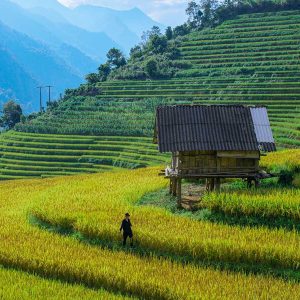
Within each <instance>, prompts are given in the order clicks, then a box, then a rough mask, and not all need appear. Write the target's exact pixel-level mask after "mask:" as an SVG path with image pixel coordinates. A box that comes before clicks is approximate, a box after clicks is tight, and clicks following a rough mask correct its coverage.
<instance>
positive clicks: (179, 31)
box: [173, 24, 190, 37]
mask: <svg viewBox="0 0 300 300" xmlns="http://www.w3.org/2000/svg"><path fill="white" fill-rule="evenodd" d="M189 32H190V28H189V26H188V25H187V24H183V25H179V26H176V27H175V28H174V30H173V35H174V37H177V36H183V35H186V34H188V33H189Z"/></svg>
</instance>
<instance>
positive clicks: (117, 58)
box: [106, 48, 126, 69]
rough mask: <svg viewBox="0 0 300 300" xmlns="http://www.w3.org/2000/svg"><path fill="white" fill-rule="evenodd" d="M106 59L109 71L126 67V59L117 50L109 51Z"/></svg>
mask: <svg viewBox="0 0 300 300" xmlns="http://www.w3.org/2000/svg"><path fill="white" fill-rule="evenodd" d="M106 57H107V63H108V64H109V66H110V69H118V68H120V67H122V66H125V65H126V58H125V56H124V54H123V53H122V52H121V51H120V50H119V49H117V48H112V49H110V50H109V51H108V53H107V55H106Z"/></svg>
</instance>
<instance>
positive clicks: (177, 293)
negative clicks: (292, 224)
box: [0, 168, 300, 300]
mask: <svg viewBox="0 0 300 300" xmlns="http://www.w3.org/2000/svg"><path fill="white" fill-rule="evenodd" d="M158 171H159V168H147V169H139V170H131V171H128V170H122V171H118V172H108V173H106V174H92V175H79V176H72V177H67V178H51V179H44V180H40V179H39V180H37V179H31V180H21V181H20V180H15V181H9V182H1V183H0V207H1V212H0V216H1V220H2V222H1V223H0V239H1V241H2V242H1V245H0V266H1V268H0V282H1V289H0V297H2V295H3V296H4V297H5V299H20V298H21V299H32V298H33V297H34V298H36V299H43V298H42V296H44V299H45V298H46V299H50V298H51V299H62V298H64V299H151V300H156V299H157V300H181V299H187V300H188V299H249V300H250V299H297V298H298V295H299V292H300V285H299V282H298V281H299V259H300V256H299V234H298V232H296V231H288V230H285V229H268V228H264V227H257V228H248V227H244V228H243V227H240V226H228V225H221V224H214V223H211V222H207V221H196V220H192V219H190V218H188V217H181V216H177V215H174V214H172V213H170V212H168V211H166V210H165V209H163V208H157V207H151V206H141V205H137V203H138V201H139V199H140V198H141V197H142V196H143V195H145V194H147V193H151V192H154V191H156V190H158V189H161V188H164V187H165V186H166V184H167V181H166V180H165V179H164V178H162V177H159V176H157V173H158ZM279 192H280V191H279ZM281 192H282V193H285V191H284V189H283V190H282V191H281ZM278 201H280V198H279V199H278ZM290 208H292V207H290ZM261 209H262V210H263V209H264V208H261ZM287 209H289V208H288V207H287ZM127 210H129V211H130V212H131V213H132V222H133V225H134V227H133V229H134V233H135V247H134V248H122V247H121V246H119V245H120V239H121V236H120V233H119V223H120V221H121V218H122V216H123V213H124V211H127ZM149 215H151V216H152V217H151V218H149ZM157 220H159V222H157ZM58 228H59V230H58ZM61 229H64V230H65V231H63V232H62V231H61ZM62 233H63V234H62ZM249 268H250V269H249ZM251 268H252V269H251ZM250 270H252V271H254V273H252V272H250V274H249V271H250ZM246 272H248V273H246ZM129 274H130V276H129ZM281 276H283V278H281ZM187 283H188V284H187ZM30 297H31V298H30Z"/></svg>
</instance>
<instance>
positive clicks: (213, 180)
mask: <svg viewBox="0 0 300 300" xmlns="http://www.w3.org/2000/svg"><path fill="white" fill-rule="evenodd" d="M214 189H215V178H211V179H210V191H211V192H213V191H214Z"/></svg>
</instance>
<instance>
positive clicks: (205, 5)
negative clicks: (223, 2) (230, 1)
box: [200, 0, 219, 27]
mask: <svg viewBox="0 0 300 300" xmlns="http://www.w3.org/2000/svg"><path fill="white" fill-rule="evenodd" d="M218 5H219V3H218V0H201V1H200V8H201V10H202V13H203V16H202V18H201V19H202V23H201V24H202V26H204V27H212V26H214V25H215V21H216V15H215V13H216V10H217V8H218Z"/></svg>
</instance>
